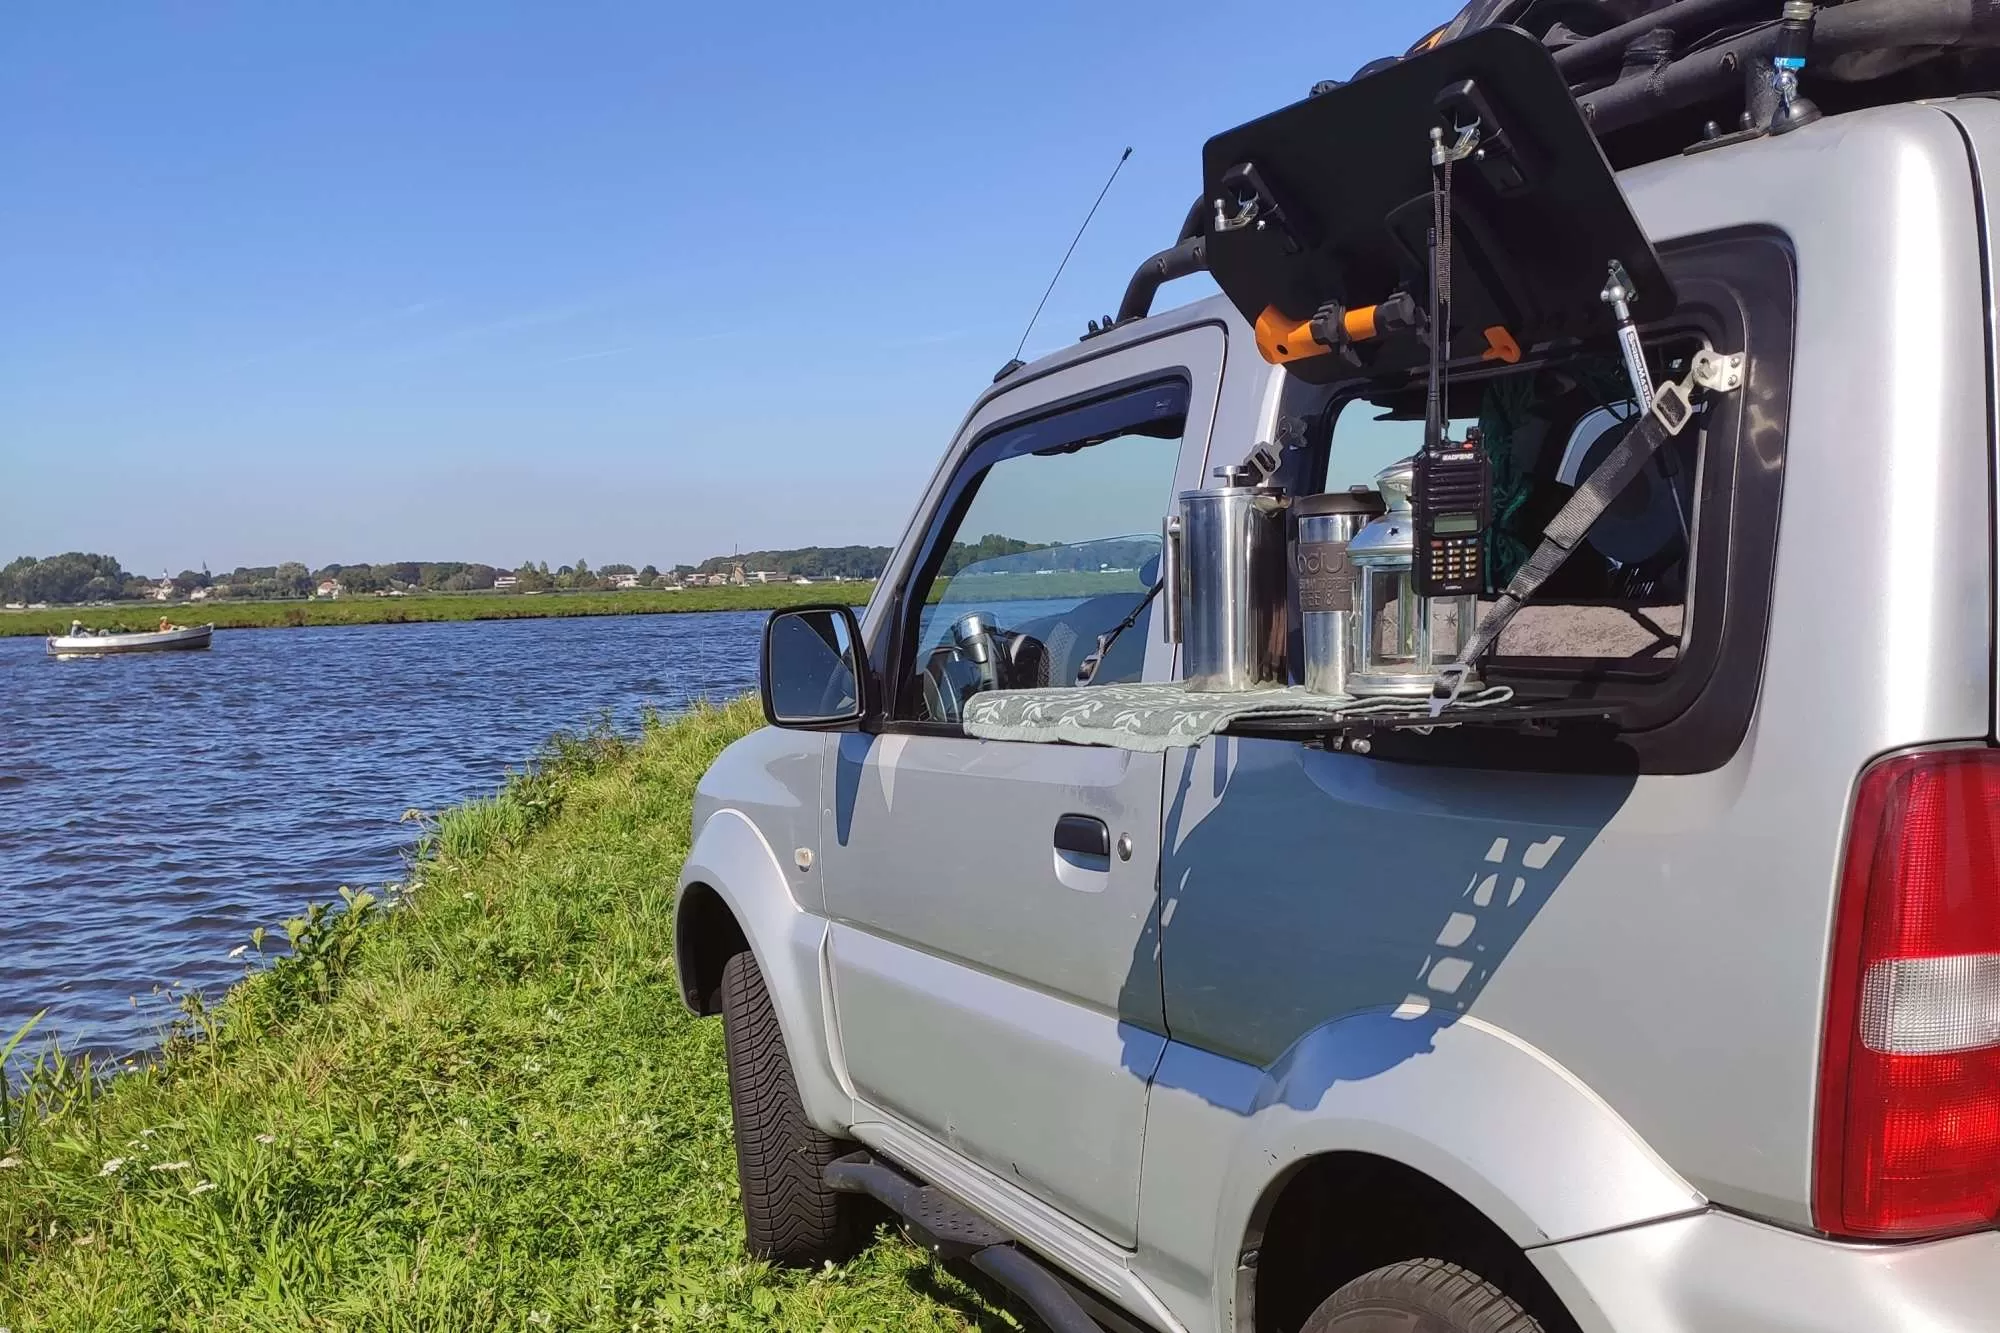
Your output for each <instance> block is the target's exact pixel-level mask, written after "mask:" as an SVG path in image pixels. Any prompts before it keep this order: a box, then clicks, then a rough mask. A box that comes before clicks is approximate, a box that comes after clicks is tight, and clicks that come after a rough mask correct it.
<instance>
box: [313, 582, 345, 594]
mask: <svg viewBox="0 0 2000 1333" xmlns="http://www.w3.org/2000/svg"><path fill="white" fill-rule="evenodd" d="M344 591H345V589H343V588H342V587H341V586H340V582H339V580H337V579H321V580H320V581H319V586H318V587H317V588H314V589H313V596H315V597H328V598H332V597H338V596H340V594H341V593H342V592H344Z"/></svg>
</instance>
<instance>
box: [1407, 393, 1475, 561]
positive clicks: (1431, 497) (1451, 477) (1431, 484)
mask: <svg viewBox="0 0 2000 1333" xmlns="http://www.w3.org/2000/svg"><path fill="white" fill-rule="evenodd" d="M1410 504H1411V508H1412V509H1413V510H1415V517H1416V524H1417V533H1416V538H1417V542H1416V546H1417V549H1416V561H1415V568H1414V570H1413V571H1412V573H1413V576H1414V579H1415V582H1416V590H1417V594H1418V596H1421V597H1457V596H1461V595H1466V594H1470V595H1473V596H1478V595H1479V594H1480V593H1483V592H1484V591H1485V590H1486V528H1487V525H1488V524H1489V523H1491V522H1492V519H1493V469H1492V466H1491V464H1490V463H1489V462H1488V460H1487V457H1486V450H1485V449H1484V448H1482V447H1481V443H1480V437H1479V432H1478V431H1477V430H1473V431H1470V432H1469V433H1468V434H1467V436H1466V438H1465V439H1464V440H1452V439H1449V438H1447V439H1444V440H1442V441H1440V442H1439V443H1438V444H1436V445H1433V446H1430V447H1428V448H1425V449H1423V450H1420V451H1419V452H1418V454H1417V467H1416V477H1415V480H1414V486H1413V489H1412V490H1411V493H1410Z"/></svg>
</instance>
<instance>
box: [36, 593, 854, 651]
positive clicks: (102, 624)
mask: <svg viewBox="0 0 2000 1333" xmlns="http://www.w3.org/2000/svg"><path fill="white" fill-rule="evenodd" d="M874 591H875V585H874V584H873V583H852V582H850V583H814V584H809V585H806V586H803V587H801V586H800V585H798V584H795V583H752V584H746V585H745V586H743V587H740V588H735V587H723V588H686V589H683V590H682V591H680V592H667V591H664V590H662V589H658V588H633V589H631V590H629V591H626V592H550V593H540V594H527V593H496V592H486V593H478V592H463V593H437V594H433V595H429V596H420V597H343V598H340V599H339V600H337V601H311V602H229V601H223V602H172V603H160V602H133V603H129V604H125V605H119V606H100V607H50V608H48V609H47V610H42V611H5V610H0V638H5V637H8V636H16V635H31V634H32V635H48V634H61V633H62V632H64V631H65V630H67V629H68V628H69V623H70V621H72V620H81V621H82V622H83V623H84V624H85V625H86V626H88V627H89V628H91V629H119V628H123V629H135V630H137V629H153V628H155V627H157V626H158V624H159V621H160V617H161V616H167V617H169V618H170V619H172V620H173V621H174V622H175V623H176V624H181V625H201V624H208V623H211V622H212V623H213V624H214V625H215V627H216V628H217V629H292V628H298V627H300V626H304V625H381V624H417V623H421V622H426V621H434V620H539V619H544V618H547V617H552V616H629V615H652V614H660V613H665V612H673V611H771V610H775V609H776V608H778V607H781V606H799V605H802V604H805V603H808V602H847V603H848V604H850V605H853V606H860V605H862V604H863V603H865V602H866V601H867V600H868V598H869V595H870V594H872V593H873V592H874Z"/></svg>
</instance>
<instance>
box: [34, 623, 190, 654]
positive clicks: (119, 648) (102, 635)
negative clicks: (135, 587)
mask: <svg viewBox="0 0 2000 1333" xmlns="http://www.w3.org/2000/svg"><path fill="white" fill-rule="evenodd" d="M214 633H215V626H214V625H174V624H169V623H168V622H167V621H166V620H164V619H163V620H161V621H160V627H159V628H158V629H156V630H145V631H143V632H141V633H137V634H128V633H121V632H119V631H116V630H88V629H85V628H84V627H83V622H82V621H80V620H73V621H71V622H70V626H69V633H67V634H52V635H50V636H49V639H48V645H49V651H50V652H51V653H54V654H55V655H56V656H57V657H84V656H96V655H98V654H100V653H155V652H168V651H171V650H174V649H185V648H206V647H208V641H209V639H210V637H211V636H212V635H214Z"/></svg>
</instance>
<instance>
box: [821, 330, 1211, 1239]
mask: <svg viewBox="0 0 2000 1333" xmlns="http://www.w3.org/2000/svg"><path fill="white" fill-rule="evenodd" d="M1224 346H1225V339H1224V335H1223V333H1222V331H1221V329H1220V328H1218V327H1217V326H1215V325H1213V324H1204V325H1199V326H1195V327H1192V328H1187V329H1184V330H1181V331H1178V332H1175V333H1172V334H1171V335H1169V336H1166V337H1162V338H1157V339H1151V340H1148V341H1145V342H1143V343H1141V344H1139V345H1137V346H1134V347H1129V348H1125V349H1122V350H1112V349H1106V350H1105V352H1104V354H1103V355H1100V356H1097V357H1095V358H1093V359H1091V360H1090V361H1089V362H1087V363H1085V364H1083V365H1081V366H1077V367H1073V368H1071V369H1070V370H1069V371H1067V372H1064V373H1057V374H1052V375H1046V376H1040V377H1035V378H1031V379H1027V380H1024V381H1023V382H1022V383H1021V384H1019V385H1018V386H1016V387H1014V388H1013V389H1012V390H1011V391H1008V392H1003V393H1001V394H999V395H997V396H995V397H993V398H992V399H990V400H989V401H988V402H987V403H985V404H984V405H983V406H982V407H981V409H980V410H979V411H978V412H976V413H975V414H974V415H973V417H972V419H971V420H970V421H969V422H968V423H967V425H966V426H965V428H964V430H963V431H962V433H961V436H962V437H961V439H960V440H959V441H958V443H957V444H955V445H954V447H953V454H954V455H955V456H957V457H959V458H960V459H962V458H963V456H964V454H965V453H966V451H967V450H969V449H970V447H971V446H973V445H974V444H975V443H976V442H977V441H978V440H980V439H981V438H982V437H984V436H985V435H986V434H988V433H989V432H990V431H991V430H992V429H993V428H994V427H995V426H997V425H998V424H1000V423H1002V422H1006V421H1010V420H1014V419H1018V418H1021V417H1023V416H1027V415H1040V414H1042V413H1046V412H1054V411H1059V410H1060V409H1061V407H1062V406H1064V405H1066V404H1068V403H1070V402H1072V401H1073V400H1075V399H1076V398H1077V397H1078V396H1079V395H1080V394H1088V393H1089V392H1090V391H1091V390H1093V389H1094V388H1101V387H1102V386H1104V385H1107V384H1125V383H1130V384H1142V383H1144V382H1146V381H1148V380H1152V379H1156V378H1161V377H1164V376H1168V375H1172V376H1175V377H1178V378H1182V379H1185V380H1186V381H1187V383H1188V386H1189V391H1188V410H1187V425H1186V428H1185V431H1184V434H1183V436H1182V443H1181V447H1180V451H1179V454H1178V455H1177V457H1176V458H1175V466H1174V473H1173V478H1172V486H1171V487H1169V488H1168V489H1167V490H1165V491H1163V492H1162V493H1161V494H1160V495H1159V496H1158V506H1159V512H1162V513H1164V512H1165V510H1166V508H1167V506H1168V505H1169V504H1170V503H1171V500H1172V490H1173V489H1174V488H1177V487H1179V486H1182V485H1184V484H1187V475H1186V474H1187V473H1188V471H1189V469H1190V462H1191V461H1193V460H1200V459H1201V458H1203V457H1204V456H1205V452H1206V448H1207V443H1208V434H1209V427H1210V423H1211V422H1212V420H1213V417H1214V411H1215V403H1216V399H1217V394H1218V390H1219V387H1220V384H1221V380H1222V377H1223V362H1224V355H1223V348H1224ZM940 477H941V481H940V483H939V484H938V485H935V486H934V487H933V492H934V495H933V500H932V503H933V504H936V503H937V502H938V499H937V497H938V496H941V495H942V493H943V492H942V489H941V487H942V485H943V483H944V482H948V481H949V479H950V474H949V473H948V472H946V473H941V474H940ZM925 531H928V527H927V525H924V526H913V527H912V529H911V532H912V537H911V539H910V541H909V542H908V543H906V544H908V545H915V544H917V543H918V541H920V540H921V537H920V535H919V534H920V533H922V532H925ZM892 568H901V569H903V570H904V571H906V572H905V573H904V574H903V575H902V576H901V577H903V578H904V579H905V580H907V578H908V577H909V575H908V573H907V570H908V569H909V560H908V559H907V558H903V559H899V561H897V562H892ZM1160 619H1161V617H1159V616H1151V617H1148V621H1147V623H1148V626H1149V642H1148V645H1147V652H1146V666H1145V673H1146V675H1147V676H1148V678H1151V679H1160V678H1163V677H1165V676H1166V675H1167V673H1168V672H1169V671H1170V669H1171V662H1172V648H1171V646H1170V645H1168V644H1167V643H1166V641H1165V638H1164V636H1163V635H1162V633H1161V631H1160V629H1159V621H1160ZM889 629H890V627H889V626H888V625H887V624H886V623H884V622H882V621H881V620H879V619H878V621H877V623H876V625H875V628H874V630H873V633H874V634H875V636H876V638H877V641H878V642H877V643H875V644H872V645H871V648H872V650H873V655H874V657H875V659H876V660H877V661H878V663H879V662H880V661H881V660H882V655H883V650H882V648H881V646H880V643H879V641H880V640H882V639H886V638H888V631H889ZM828 762H829V763H830V764H831V768H832V772H831V775H830V776H829V777H827V778H824V779H823V780H822V786H823V790H824V791H825V793H826V796H827V809H826V810H825V811H824V812H823V817H824V819H825V821H826V825H825V828H826V830H827V831H830V833H831V836H830V837H826V838H825V839H824V842H823V847H822V852H823V855H822V862H821V864H822V867H823V871H824V879H825V884H826V904H827V910H828V913H829V915H830V916H831V917H832V918H833V920H834V921H835V922H836V923H838V925H839V928H838V929H837V931H836V934H835V936H834V938H833V948H832V953H831V964H832V971H833V993H834V998H835V1007H836V1012H837V1014H838V1017H839V1023H840V1030H841V1035H842V1041H843V1045H844V1048H845V1050H846V1051H847V1053H848V1062H849V1063H848V1073H849V1075H850V1076H851V1078H852V1080H853V1086H854V1089H855V1092H856V1094H857V1095H858V1096H859V1097H860V1098H861V1100H863V1101H864V1102H866V1103H868V1104H870V1105H871V1106H875V1107H878V1108H880V1109H881V1110H883V1111H885V1112H888V1113H890V1114H892V1115H895V1116H897V1117H899V1118H901V1119H903V1120H905V1121H907V1122H908V1123H910V1124H912V1125H914V1126H916V1127H918V1128H920V1129H921V1130H923V1131H924V1132H927V1133H929V1134H932V1135H934V1136H936V1137H937V1138H938V1140H939V1141H940V1142H943V1143H946V1144H948V1145H951V1146H952V1147H954V1148H956V1149H958V1150H959V1151H961V1152H964V1153H965V1154H966V1155H967V1156H968V1157H970V1158H971V1159H972V1160H973V1161H975V1162H978V1163H980V1164H981V1165H983V1166H985V1167H987V1168H989V1169H991V1170H994V1171H997V1172H1000V1173H1002V1174H1003V1175H1005V1176H1006V1177H1007V1178H1009V1179H1012V1180H1015V1181H1016V1182H1018V1183H1020V1184H1021V1185H1023V1186H1024V1187H1025V1188H1027V1189H1028V1190H1030V1191H1031V1192H1033V1193H1034V1194H1036V1195H1037V1196H1038V1197H1041V1198H1043V1199H1046V1200H1048V1201H1049V1202H1051V1203H1054V1204H1056V1205H1058V1206H1060V1207H1063V1208H1065V1209H1066V1210H1068V1211H1070V1212H1071V1214H1072V1215H1073V1216H1075V1217H1077V1218H1078V1219H1079V1220H1080V1221H1082V1222H1083V1223H1085V1224H1086V1225H1088V1226H1090V1227H1092V1228H1094V1229H1096V1230H1098V1231H1099V1232H1101V1234H1103V1235H1104V1236H1105V1237H1106V1238H1107V1239H1109V1240H1111V1241H1113V1242H1115V1243H1118V1244H1122V1245H1130V1244H1132V1243H1133V1242H1134V1240H1135V1239H1136V1231H1135V1227H1136V1223H1137V1216H1138V1194H1139V1154H1140V1145H1141V1143H1142V1141H1143V1135H1144V1126H1145V1114H1146V1081H1147V1080H1148V1079H1149V1078H1150V1077H1151V1075H1152V1070H1153V1066H1154V1064H1155V1063H1157V1061H1158V1058H1159V1052H1160V1048H1161V1047H1162V1046H1163V1045H1164V1038H1163V1037H1162V1036H1161V1035H1160V1034H1161V1033H1162V1032H1163V1030H1164V1026H1165V1024H1164V1018H1163V1015H1162V1012H1161V1007H1160V996H1159V974H1158V966H1157V962H1156V961H1154V952H1155V929H1156V925H1155V923H1156V918H1157V904H1158V895H1157V892H1156V889H1157V883H1158V867H1159V826H1160V800H1161V788H1162V783H1163V780H1164V779H1163V774H1164V759H1163V758H1162V756H1159V755H1134V754H1127V753H1124V752H1122V751H1108V750H1107V751H1092V752H1070V751H1064V750H1058V749H1053V748H1051V747H1048V746H1041V745H1031V744H1024V743H1010V742H995V741H978V740H971V739H967V738H965V737H962V736H950V735H938V734H935V733H934V732H930V731H927V730H926V729H925V728H922V727H898V726H896V725H893V724H892V725H891V726H889V727H888V728H886V729H885V732H884V734H880V735H869V734H860V733H855V734H848V735H844V736H842V737H840V738H839V740H838V742H837V744H836V745H835V747H834V748H833V749H832V751H831V752H830V754H829V760H828ZM1067 815H1081V816H1085V817H1087V818H1093V819H1097V820H1100V821H1101V822H1102V823H1103V824H1104V825H1105V828H1106V831H1107V833H1108V835H1109V837H1110V839H1111V840H1112V841H1113V842H1114V843H1116V844H1118V845H1119V846H1121V847H1122V848H1123V849H1125V850H1124V852H1123V853H1122V854H1119V855H1113V856H1108V857H1105V858H1103V860H1102V862H1101V864H1100V863H1097V862H1096V861H1095V859H1094V858H1091V859H1089V860H1088V861H1086V860H1083V859H1077V858H1073V857H1072V856H1070V854H1068V853H1065V852H1063V851H1060V850H1058V849H1057V848H1056V847H1055V846H1054V834H1055V829H1056V825H1057V822H1058V821H1059V820H1060V819H1062V818H1063V817H1064V816H1067ZM1138 957H1143V958H1144V959H1145V960H1146V963H1145V966H1144V967H1143V968H1135V967H1134V959H1135V958H1138Z"/></svg>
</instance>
